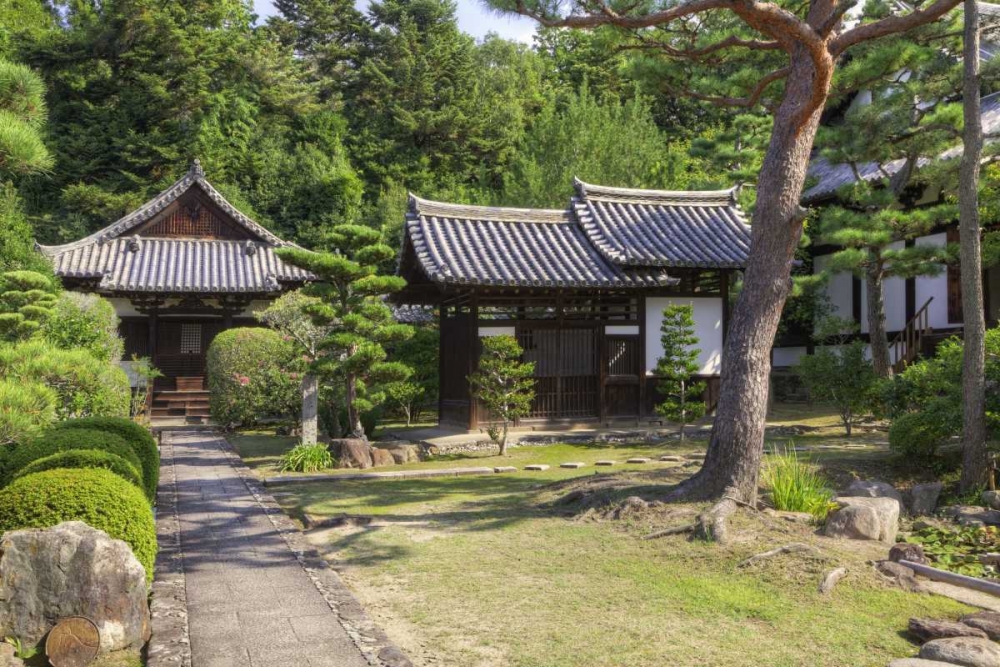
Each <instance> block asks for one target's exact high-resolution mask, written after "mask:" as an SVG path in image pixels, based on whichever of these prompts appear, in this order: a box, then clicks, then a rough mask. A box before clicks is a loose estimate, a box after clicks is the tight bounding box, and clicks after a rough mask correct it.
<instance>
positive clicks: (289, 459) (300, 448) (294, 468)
mask: <svg viewBox="0 0 1000 667" xmlns="http://www.w3.org/2000/svg"><path fill="white" fill-rule="evenodd" d="M332 467H333V455H331V454H330V450H329V449H327V446H326V445H325V444H324V443H322V442H318V443H316V444H313V445H306V444H300V445H295V446H294V447H292V448H291V449H290V450H288V451H287V452H285V455H284V456H282V457H281V472H316V471H319V470H326V469H327V468H332Z"/></svg>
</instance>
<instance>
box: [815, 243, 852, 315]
mask: <svg viewBox="0 0 1000 667" xmlns="http://www.w3.org/2000/svg"><path fill="white" fill-rule="evenodd" d="M830 257H832V255H817V256H816V258H815V259H814V260H813V273H817V274H818V273H822V272H823V271H824V270H826V265H827V264H828V263H829V261H830ZM853 293H854V279H853V277H852V276H851V274H850V273H847V272H846V271H843V272H841V273H836V274H834V275H833V276H831V277H830V280H829V282H827V284H826V296H827V298H829V299H830V315H831V316H833V317H839V318H841V319H845V320H851V319H854V305H853V300H852V295H853Z"/></svg>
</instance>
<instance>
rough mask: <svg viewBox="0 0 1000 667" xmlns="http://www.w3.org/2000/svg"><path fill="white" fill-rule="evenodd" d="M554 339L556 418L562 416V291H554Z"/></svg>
mask: <svg viewBox="0 0 1000 667" xmlns="http://www.w3.org/2000/svg"><path fill="white" fill-rule="evenodd" d="M556 340H558V341H559V342H558V359H559V365H558V366H557V367H556V419H560V418H562V417H563V367H562V366H563V365H562V348H563V293H562V292H561V291H560V292H556Z"/></svg>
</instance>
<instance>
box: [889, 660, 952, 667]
mask: <svg viewBox="0 0 1000 667" xmlns="http://www.w3.org/2000/svg"><path fill="white" fill-rule="evenodd" d="M889 667H955V664H954V663H952V662H940V661H938V660H924V659H923V658H899V659H898V660H893V661H892V662H890V663H889Z"/></svg>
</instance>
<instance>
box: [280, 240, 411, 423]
mask: <svg viewBox="0 0 1000 667" xmlns="http://www.w3.org/2000/svg"><path fill="white" fill-rule="evenodd" d="M329 240H330V243H331V244H332V245H333V247H335V248H336V249H337V250H338V252H339V253H340V254H334V253H329V252H322V253H319V252H311V251H308V250H304V249H302V248H292V247H286V248H279V249H278V250H277V251H276V252H277V253H278V256H279V257H281V259H283V260H284V261H286V262H288V263H289V264H292V265H294V266H298V267H301V268H303V269H306V270H307V271H310V272H312V273H313V274H315V275H316V282H313V283H310V284H309V285H307V286H306V287H305V288H303V292H304V293H305V294H307V295H309V296H314V297H317V298H319V300H320V302H319V303H315V304H312V305H308V306H306V312H308V313H309V315H310V316H312V318H313V321H314V323H315V324H316V325H317V326H321V327H327V328H328V330H329V332H328V333H327V335H326V336H325V337H324V338H323V340H322V341H321V342H320V344H319V350H320V351H321V355H320V356H318V357H317V358H316V359H315V360H313V361H312V363H311V371H312V372H313V373H315V374H316V375H318V376H319V377H321V378H323V379H324V380H326V381H328V382H341V383H343V387H344V404H345V405H344V407H345V408H346V409H347V420H348V429H349V430H350V435H351V436H352V437H355V438H366V436H365V430H364V428H363V427H362V425H361V413H363V412H368V411H370V410H371V409H372V408H374V407H375V406H377V405H379V404H380V403H382V401H383V400H385V394H384V392H383V391H382V390H381V389H380V388H379V386H378V385H379V384H380V383H385V382H392V381H398V380H405V379H406V378H407V377H408V376H409V375H410V369H409V368H408V367H407V366H406V365H404V364H401V363H397V362H390V361H386V352H385V347H384V345H385V344H386V343H392V342H397V341H401V340H406V339H407V338H409V337H410V336H412V335H413V327H411V326H409V325H407V324H398V323H396V321H395V320H394V319H393V317H392V309H391V308H389V306H388V305H386V303H385V302H384V297H385V296H386V295H388V294H392V293H393V292H398V291H399V290H401V289H403V288H404V287H405V286H406V281H405V280H403V279H402V278H399V277H397V276H383V275H378V265H379V264H380V263H382V262H385V261H387V260H388V259H389V258H390V257H392V256H393V255H395V252H394V251H393V249H392V248H390V247H389V246H387V245H384V244H382V243H380V235H379V232H377V231H376V230H374V229H371V228H369V227H362V226H359V225H338V226H336V227H334V228H333V229H332V230H330V236H329Z"/></svg>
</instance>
